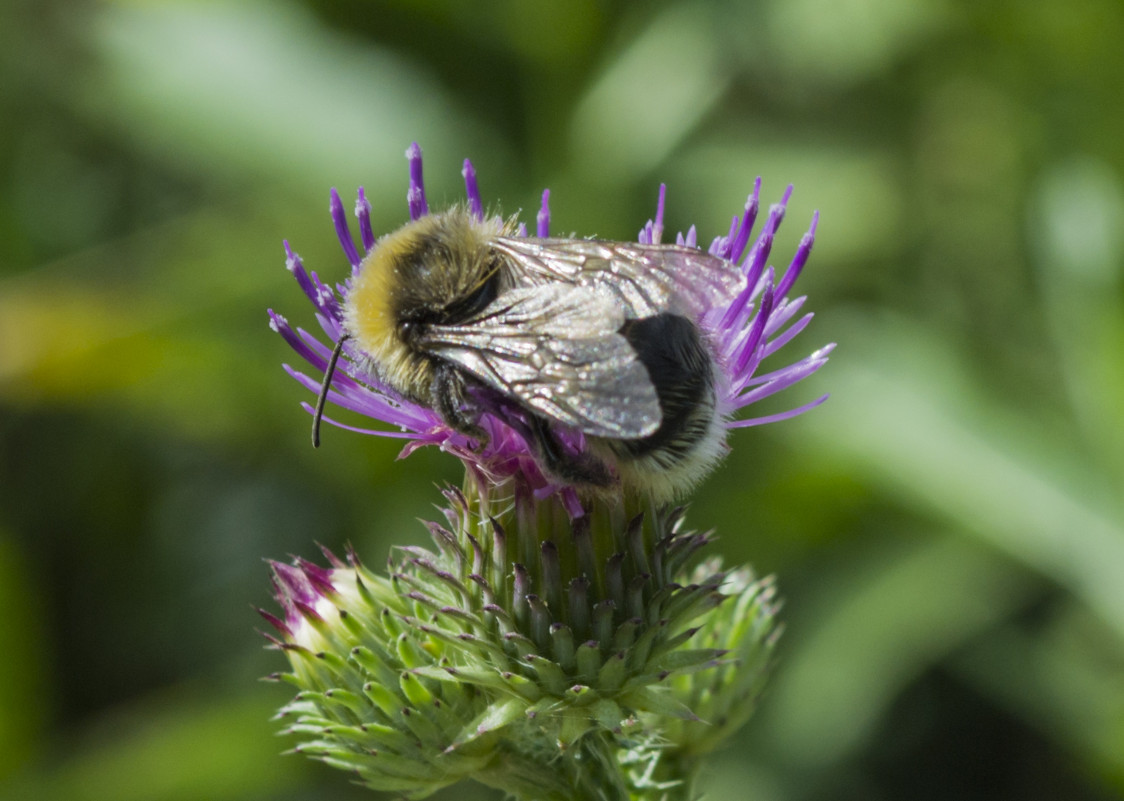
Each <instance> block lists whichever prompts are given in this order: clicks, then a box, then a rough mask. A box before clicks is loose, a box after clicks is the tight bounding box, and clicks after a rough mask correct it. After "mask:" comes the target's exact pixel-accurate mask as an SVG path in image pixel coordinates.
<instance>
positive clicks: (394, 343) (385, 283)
mask: <svg viewBox="0 0 1124 801" xmlns="http://www.w3.org/2000/svg"><path fill="white" fill-rule="evenodd" d="M450 224H452V225H453V227H454V228H460V227H461V226H466V227H467V229H468V230H467V231H464V229H463V228H460V230H461V232H462V234H464V241H463V243H462V244H463V245H467V246H468V247H469V249H470V250H471V249H473V248H479V247H482V246H483V245H484V244H485V243H486V242H487V241H488V240H489V239H490V238H492V237H494V236H498V235H504V234H507V235H510V234H512V233H514V230H515V227H514V222H513V221H507V222H504V221H503V220H501V219H500V218H498V217H490V218H487V219H485V220H483V221H476V220H475V219H473V218H472V217H471V215H470V214H469V213H468V210H467V209H465V208H461V207H453V208H452V209H449V210H448V211H446V212H443V213H441V214H431V215H427V216H425V217H421V218H420V219H418V220H415V221H413V222H409V223H407V224H406V225H404V226H402V227H401V228H399V229H398V230H397V231H394V232H392V233H390V234H387V235H386V236H385V237H383V238H381V239H380V240H379V241H378V244H377V245H376V246H375V249H374V250H373V251H371V252H370V253H369V254H368V255H367V257H366V258H365V259H364V260H363V262H362V264H360V265H359V271H358V273H357V274H356V275H355V277H354V278H353V279H352V285H351V290H350V291H349V292H348V295H347V299H346V300H345V302H344V310H343V316H344V326H345V328H346V331H347V333H348V335H349V336H351V337H352V338H353V339H354V340H355V343H356V345H358V347H359V350H360V351H362V352H363V354H364V355H365V356H366V357H367V359H369V360H370V364H369V365H368V367H371V368H374V370H375V372H376V373H377V374H378V375H379V377H380V378H382V380H384V381H386V382H387V383H388V384H390V385H391V386H392V387H393V388H394V389H396V390H397V391H398V392H400V393H402V394H403V395H405V396H406V397H408V398H410V399H412V400H415V401H417V402H419V403H428V401H429V395H430V391H431V386H432V382H433V370H432V366H431V364H430V362H429V361H428V360H427V359H425V358H424V357H423V356H421V355H420V354H418V353H415V352H413V351H411V349H410V348H409V347H408V346H407V345H406V344H405V343H404V342H403V341H402V339H401V338H400V336H399V334H398V324H399V322H400V321H399V320H398V319H397V313H398V310H397V309H396V306H395V297H396V295H397V293H398V291H399V289H400V285H401V277H400V276H399V275H398V267H397V265H398V264H399V263H400V262H401V261H402V260H403V258H405V257H406V255H407V254H408V253H409V251H410V247H411V245H412V244H413V243H414V242H415V241H416V240H417V238H418V237H419V236H423V235H426V234H429V233H431V232H433V231H434V230H442V229H443V228H444V227H446V226H449V225H450Z"/></svg>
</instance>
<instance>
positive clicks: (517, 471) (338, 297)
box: [269, 143, 834, 514]
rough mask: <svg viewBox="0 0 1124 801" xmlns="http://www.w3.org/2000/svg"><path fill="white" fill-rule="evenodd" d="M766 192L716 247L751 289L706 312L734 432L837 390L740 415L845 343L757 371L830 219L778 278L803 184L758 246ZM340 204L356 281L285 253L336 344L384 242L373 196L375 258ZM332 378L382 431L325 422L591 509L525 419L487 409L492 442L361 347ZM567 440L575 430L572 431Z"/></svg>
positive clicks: (292, 338)
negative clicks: (370, 259)
mask: <svg viewBox="0 0 1124 801" xmlns="http://www.w3.org/2000/svg"><path fill="white" fill-rule="evenodd" d="M406 155H407V158H408V159H409V164H410V185H409V190H408V192H407V200H408V206H409V212H410V219H411V220H412V221H415V220H418V219H420V218H422V217H424V216H426V215H427V214H429V206H428V202H427V200H426V195H425V186H424V183H423V180H422V160H421V149H420V148H419V147H418V146H417V144H416V143H415V144H414V145H412V146H411V147H410V149H409V150H408V151H407V153H406ZM462 174H463V176H464V180H465V188H466V194H467V205H468V210H469V213H470V214H471V215H473V216H474V218H476V219H478V220H484V211H483V202H482V199H481V196H480V191H479V187H478V184H477V178H476V172H475V169H474V168H473V167H472V164H471V163H470V162H469V161H468V160H465V162H464V169H463V171H462ZM760 190H761V180H760V179H758V180H757V182H756V183H755V185H754V191H753V194H752V195H750V196H749V198H748V199H747V201H746V204H745V207H744V209H743V212H742V214H740V215H735V216H734V217H733V220H732V222H731V224H730V228H729V231H728V233H727V234H726V235H725V236H719V237H717V238H715V239H714V240H713V242H712V243H711V245H710V247H709V249H708V252H709V253H710V254H712V255H714V256H718V257H720V258H722V259H725V260H727V261H729V262H732V263H736V264H737V265H738V266H739V268H740V270H741V274H742V276H743V277H744V280H743V282H742V288H741V290H740V291H739V292H737V293H736V295H734V296H733V297H731V298H727V299H726V300H725V302H723V303H722V304H721V305H716V306H713V307H709V308H706V309H703V310H702V311H701V314H700V319H699V320H698V322H699V324H700V326H701V327H702V328H703V329H704V330H705V331H706V333H707V335H708V339H709V341H710V343H711V347H712V348H713V349H714V350H715V351H716V353H715V356H716V359H715V361H716V364H717V366H718V367H719V369H720V375H718V376H716V377H715V379H716V390H717V404H716V405H717V411H718V413H719V414H720V415H721V417H722V419H723V421H724V426H725V427H726V428H728V429H733V428H743V427H747V426H754V425H760V424H763V423H771V422H776V421H779V420H784V419H788V418H790V417H794V416H796V415H799V414H802V413H803V412H805V411H808V410H809V409H811V408H813V407H815V406H817V405H819V404H820V403H822V402H823V401H824V400H825V399H826V397H827V396H826V395H825V396H822V397H819V398H817V399H815V400H813V401H811V402H809V403H806V404H804V405H802V406H798V407H796V408H793V409H790V410H787V411H783V412H779V413H774V414H770V415H764V416H758V417H743V418H739V417H737V416H736V415H738V414H739V413H740V412H742V411H743V410H744V409H746V408H747V407H748V406H750V405H752V404H754V403H756V402H758V401H761V400H763V399H765V398H767V397H769V396H771V395H773V394H775V393H777V392H779V391H781V390H784V389H787V388H788V387H790V386H792V385H793V384H795V383H797V382H799V381H801V380H802V379H804V378H806V377H807V376H809V375H811V374H812V373H814V372H815V371H816V370H818V369H819V368H820V367H821V366H823V364H825V363H826V361H827V358H828V354H829V353H830V352H831V350H832V349H833V348H834V345H826V346H824V347H822V348H819V349H818V350H816V351H814V352H813V353H811V354H809V355H808V356H806V357H805V358H803V359H800V360H799V361H796V362H794V363H792V364H789V365H787V366H784V367H781V368H778V369H775V370H772V371H769V372H766V373H763V374H760V375H758V373H757V370H758V368H759V367H760V365H761V363H762V362H763V361H764V360H765V359H766V358H767V357H769V356H771V355H773V354H774V353H775V352H776V351H778V350H779V349H781V348H782V347H783V346H784V345H785V344H787V343H788V342H789V341H790V340H792V339H793V338H794V337H795V336H796V335H797V334H799V333H800V332H801V331H802V330H803V329H804V328H805V327H806V326H807V325H808V323H809V322H810V321H811V319H812V314H810V313H806V314H803V315H802V316H800V317H797V315H798V314H799V312H800V311H801V309H802V307H803V305H804V300H805V298H803V297H797V298H795V299H792V300H790V299H788V298H787V294H788V292H789V290H790V289H791V288H792V286H793V285H794V284H795V282H796V279H797V278H798V277H799V275H800V273H801V271H802V270H803V268H804V265H805V264H806V262H807V259H808V256H809V254H810V252H811V249H812V244H813V242H814V238H815V229H816V225H817V223H818V213H817V214H816V215H814V216H813V219H812V224H811V226H810V228H809V230H808V232H807V233H806V234H805V235H804V237H803V239H802V240H801V242H800V245H799V247H798V248H797V251H796V254H795V256H794V257H793V259H792V261H791V263H790V264H789V266H788V268H787V270H786V271H785V272H784V274H783V276H782V277H781V278H780V279H779V281H778V280H777V277H776V274H775V271H774V269H773V268H772V267H771V266H767V262H768V258H769V255H770V252H771V249H772V244H773V238H774V236H775V234H776V231H777V228H778V227H779V225H780V223H781V220H782V219H783V218H784V213H785V207H786V205H787V203H788V200H789V198H790V196H791V193H792V187H791V186H790V187H789V188H788V189H787V190H786V192H785V193H784V196H783V197H782V199H781V201H780V202H779V203H777V204H775V205H774V206H772V207H771V208H770V209H769V212H768V215H767V217H766V220H765V223H764V225H763V227H762V230H761V232H760V233H759V234H758V235H757V238H756V239H755V240H754V242H753V244H752V246H750V238H751V234H752V230H753V227H754V224H755V222H756V219H757V216H758V212H759V210H760ZM549 197H550V193H549V191H545V192H544V193H543V196H542V206H541V208H540V210H539V212H538V215H537V218H536V236H538V237H547V236H549V235H550V222H551V218H550V207H549ZM665 197H666V190H665V187H664V186H662V185H661V187H660V193H659V201H658V204H657V209H656V215H655V218H654V219H653V220H649V221H648V222H647V224H646V225H645V226H644V228H642V229H641V231H640V235H639V243H640V244H644V245H649V244H658V243H660V241H661V239H662V236H663V217H664V205H665ZM330 210H331V215H332V219H333V221H334V223H335V227H336V233H337V235H338V237H339V241H340V245H341V247H342V249H343V251H344V254H345V256H346V257H347V259H348V261H349V262H350V264H351V267H352V271H351V275H350V277H349V279H348V280H346V281H345V282H344V283H342V284H338V285H336V286H330V285H328V284H325V283H324V282H323V281H321V279H320V278H319V277H318V276H317V274H316V273H309V272H308V271H307V270H306V269H305V267H304V264H303V262H302V261H301V259H300V257H299V256H298V255H296V253H294V252H293V250H292V249H291V248H290V247H289V244H288V243H287V242H286V243H285V252H286V265H287V267H288V269H289V271H290V272H291V273H292V274H293V276H294V277H295V278H296V279H297V282H298V284H299V285H300V287H301V288H302V290H303V291H304V292H305V294H306V295H307V296H308V298H309V300H310V301H311V302H312V304H313V306H314V307H315V310H316V317H317V321H318V322H319V324H320V326H321V328H322V329H323V331H324V333H325V334H326V335H327V336H328V338H329V340H330V341H332V342H338V341H340V339H341V337H343V336H344V335H345V322H344V313H343V308H344V303H343V299H344V298H346V296H347V295H348V293H349V292H350V291H351V289H352V288H353V283H354V280H355V278H356V276H357V275H358V274H359V271H360V266H361V265H362V264H363V261H364V258H365V257H366V254H370V253H371V252H372V251H373V250H374V249H375V247H376V245H377V240H376V238H375V235H374V232H373V229H372V225H371V219H370V203H369V202H368V201H367V198H366V195H365V193H364V191H363V189H362V188H360V190H359V195H358V200H357V202H356V205H355V216H356V218H357V220H358V224H359V235H360V241H361V243H362V246H363V249H364V255H361V254H360V252H359V250H358V249H357V248H356V246H355V242H354V240H353V239H352V234H351V231H350V228H349V226H348V222H347V215H346V213H345V211H344V207H343V203H342V201H341V200H340V197H339V194H338V193H337V192H336V191H335V190H334V189H333V190H332V192H331V205H330ZM495 222H496V225H497V227H502V226H503V221H502V220H500V219H499V218H495ZM519 232H520V233H521V234H523V235H526V228H525V226H522V225H520V227H519ZM676 242H677V243H678V244H680V245H686V246H688V247H692V248H693V247H696V246H697V234H696V231H695V228H694V226H692V227H691V228H690V229H689V230H688V231H687V233H686V234H682V233H680V234H678V235H677V237H676ZM269 314H270V318H271V326H272V327H273V328H274V329H275V330H276V331H278V332H279V333H280V334H281V335H282V336H283V337H284V338H285V340H286V341H287V342H288V343H289V345H290V346H291V347H292V348H293V349H294V350H295V351H296V352H297V353H298V354H299V355H300V356H301V358H303V359H304V360H305V361H306V362H308V363H309V364H310V365H312V367H313V368H315V369H316V370H318V371H321V372H323V371H325V370H326V369H327V368H328V365H329V362H330V361H331V359H332V348H331V347H329V346H328V345H326V344H324V343H323V342H321V341H320V340H319V339H317V338H316V337H315V336H314V335H313V334H311V333H309V332H307V331H305V330H302V329H296V330H294V329H293V328H292V327H291V326H290V325H289V324H288V322H287V321H286V320H285V318H283V317H282V316H280V315H278V314H276V313H274V312H273V311H272V310H270V313H269ZM285 369H286V370H287V371H288V372H289V373H290V375H292V376H293V377H294V378H295V379H296V380H297V381H299V382H300V383H301V384H302V385H303V386H305V387H306V388H307V389H309V390H311V391H313V392H319V391H320V389H321V381H320V380H318V379H315V378H313V377H311V376H309V375H307V374H305V373H303V372H300V371H299V370H296V369H294V368H292V367H290V366H289V365H286V366H285ZM328 383H329V385H328V387H327V390H328V391H327V394H326V397H327V400H328V401H330V402H331V403H333V404H334V405H336V406H338V407H340V408H343V409H347V410H349V411H352V412H356V413H358V414H360V415H362V416H364V417H367V418H370V419H372V420H374V421H377V422H378V423H380V424H381V426H382V427H377V428H362V429H360V428H355V427H353V426H349V425H346V424H344V423H342V422H339V421H336V420H334V419H332V418H331V417H328V416H325V417H324V420H325V421H327V422H329V423H331V424H332V425H336V426H339V427H341V428H346V429H349V430H353V431H359V432H360V433H364V434H373V435H377V436H385V437H395V438H401V439H405V440H406V441H407V442H406V445H405V447H404V449H403V451H402V456H406V455H408V454H409V453H411V452H412V451H414V450H415V449H417V448H419V447H422V446H426V445H436V446H438V447H440V448H442V449H443V450H446V451H448V452H450V453H453V454H454V455H455V456H457V457H458V458H460V459H461V461H462V462H464V464H465V466H466V468H467V469H468V470H469V471H470V473H472V474H473V475H474V476H475V477H476V478H477V479H478V480H479V481H480V482H481V483H483V484H489V483H491V484H495V483H497V482H499V481H503V480H507V479H513V478H514V479H517V480H519V481H521V482H524V483H526V484H527V486H528V487H529V488H530V489H531V490H532V491H533V492H534V493H535V495H536V496H537V497H540V498H541V497H544V496H546V495H549V494H554V493H558V494H561V495H562V496H563V498H562V500H563V503H565V504H566V506H567V508H569V509H570V510H571V512H572V513H574V514H580V513H581V507H580V504H579V503H578V501H577V498H576V496H575V494H574V493H573V491H572V490H571V489H570V488H569V487H568V486H567V485H566V484H565V483H558V482H557V480H556V479H553V478H552V477H551V476H549V475H547V473H546V472H544V471H543V469H542V467H541V465H540V464H539V463H538V461H537V460H536V458H535V455H534V453H533V452H532V450H531V448H530V447H529V446H528V444H527V442H526V438H525V437H526V435H525V434H524V433H521V432H520V431H518V430H517V428H518V426H517V425H514V423H515V422H516V421H513V419H512V418H511V417H510V416H503V415H497V414H496V413H495V412H487V411H486V412H484V413H483V414H482V415H481V416H480V419H479V421H478V426H479V427H480V428H481V429H482V430H483V432H484V433H485V434H486V442H485V443H484V444H483V446H482V447H481V446H480V444H479V443H478V441H477V439H475V438H473V437H472V436H470V435H468V434H466V433H464V432H463V431H459V430H457V428H455V427H453V426H451V425H450V424H449V423H448V422H446V420H445V419H444V418H443V417H442V415H441V414H440V413H439V412H438V411H436V410H434V409H431V408H429V407H428V406H425V405H421V404H419V403H415V402H412V401H410V400H408V399H406V398H403V397H402V396H401V395H400V394H399V393H398V392H396V391H395V390H394V389H393V388H392V387H390V386H388V385H387V383H386V382H385V381H384V380H383V379H382V378H381V377H380V376H379V375H378V374H377V372H376V371H375V369H374V368H373V367H372V365H371V362H370V360H368V359H364V358H363V355H362V354H358V353H356V352H354V351H352V350H351V349H350V348H349V347H343V348H342V350H341V353H340V360H339V363H338V365H337V368H336V369H335V370H334V372H332V374H331V376H330V378H329V379H328ZM304 406H305V409H306V410H307V411H309V412H310V413H315V410H314V408H313V407H312V405H311V404H307V403H306V404H304ZM566 436H567V435H563V438H564V439H565V437H566ZM564 444H565V445H566V446H568V447H571V448H574V449H577V450H581V449H582V448H583V447H584V441H583V439H582V438H581V436H580V434H579V435H577V436H576V437H573V438H570V439H565V442H564Z"/></svg>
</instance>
